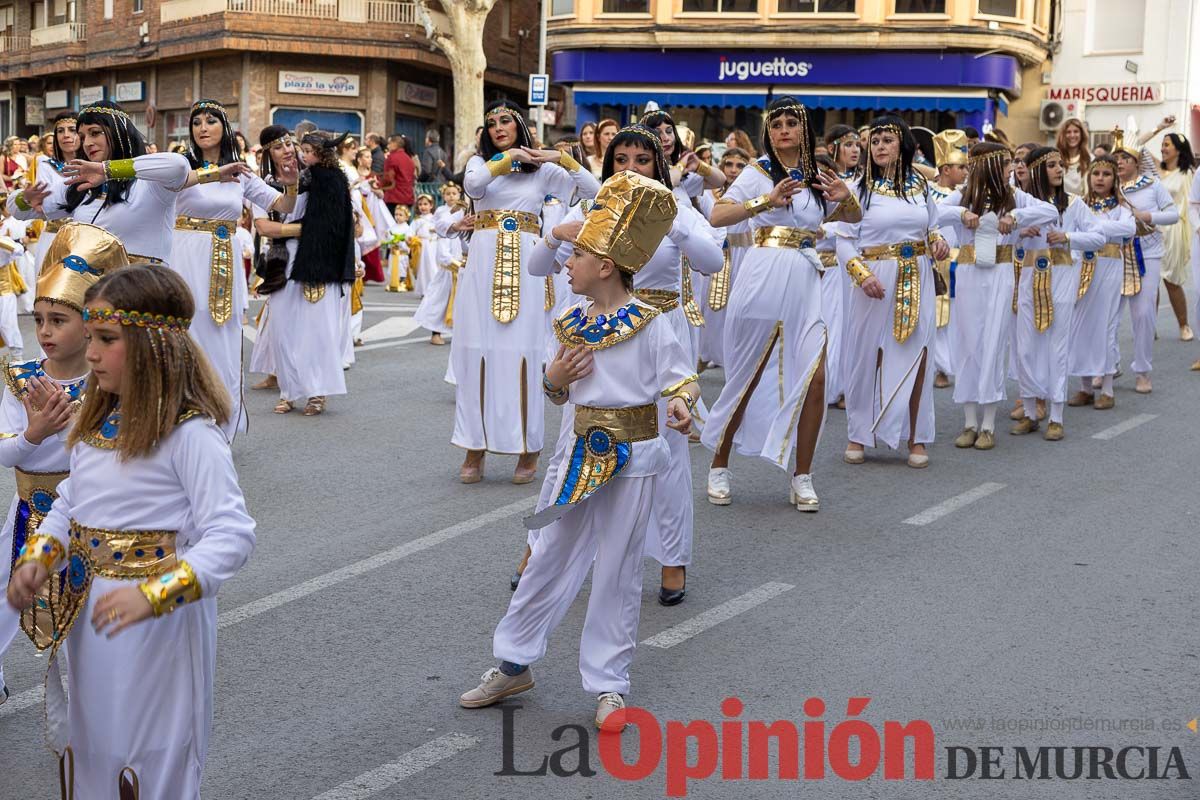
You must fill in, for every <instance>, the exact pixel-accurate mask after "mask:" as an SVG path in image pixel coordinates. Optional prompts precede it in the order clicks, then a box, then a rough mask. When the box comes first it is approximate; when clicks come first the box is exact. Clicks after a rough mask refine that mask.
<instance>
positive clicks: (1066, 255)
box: [1021, 247, 1075, 268]
mask: <svg viewBox="0 0 1200 800" xmlns="http://www.w3.org/2000/svg"><path fill="white" fill-rule="evenodd" d="M1042 258H1044V259H1046V260H1047V261H1048V262H1049V264H1048V265H1047V266H1052V267H1070V266H1072V265H1073V264H1074V263H1075V259H1073V258H1071V251H1070V250H1064V249H1063V248H1061V247H1051V248H1049V249H1046V250H1026V251H1025V257H1024V258H1023V259H1022V260H1021V263H1022V264H1024V265H1025V266H1027V267H1039V268H1041V266H1040V265H1039V264H1038V259H1042Z"/></svg>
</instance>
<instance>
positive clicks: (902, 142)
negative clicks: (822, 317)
mask: <svg viewBox="0 0 1200 800" xmlns="http://www.w3.org/2000/svg"><path fill="white" fill-rule="evenodd" d="M915 151H916V142H915V141H914V140H913V137H912V133H911V132H910V131H909V129H908V125H907V124H906V123H905V122H904V120H902V119H900V118H899V117H896V116H892V115H885V116H882V117H877V118H876V119H875V120H874V121H872V123H871V127H870V138H869V144H868V147H867V150H866V152H865V153H864V155H863V162H864V175H863V178H862V180H861V181H860V182H859V183H858V185H857V189H858V198H859V204H860V205H861V206H862V221H861V222H859V223H857V224H853V223H842V224H841V225H840V226H839V234H838V240H837V245H836V246H837V253H838V262H839V263H841V264H842V265H843V266H844V267H845V269H846V273H847V275H848V276H849V277H850V279H851V280H853V281H854V283H855V285H856V286H858V289H859V290H861V291H859V290H853V291H851V294H850V303H849V305H848V306H847V307H846V309H845V317H846V326H847V331H846V349H845V358H846V361H845V373H844V379H845V382H846V421H847V433H848V437H849V440H850V441H849V444H848V445H847V447H846V453H845V456H844V458H845V460H846V462H847V463H849V464H861V463H863V462H864V460H865V458H866V455H865V450H866V448H867V447H868V446H872V447H874V446H876V445H877V444H879V443H881V442H882V443H883V444H885V445H887V446H888V447H890V448H892V449H896V448H898V447H899V445H900V442H901V441H907V442H908V449H909V456H908V465H909V466H910V467H913V468H914V469H923V468H925V467H927V466H929V454H928V453H927V452H926V445H927V444H929V443H930V442H932V441H933V438H934V423H933V382H932V381H931V380H927V379H926V376H927V373H928V372H930V370H929V369H928V367H929V366H930V364H929V357H930V349H931V348H932V346H933V334H934V330H935V329H936V325H937V322H936V319H935V314H934V312H935V308H934V283H933V262H934V261H935V260H941V259H944V258H948V257H949V255H950V248H949V247H948V246H947V244H946V240H945V239H944V238H942V236H941V234H940V233H938V229H937V208H938V206H937V203H936V202H935V201H934V200H933V198H932V197H931V196H930V193H929V188H928V186H927V184H926V182H925V179H924V178H923V177H921V175H920V174H919V173H918V172H916V171H915V170H914V169H913V166H912V160H913V155H914V153H915Z"/></svg>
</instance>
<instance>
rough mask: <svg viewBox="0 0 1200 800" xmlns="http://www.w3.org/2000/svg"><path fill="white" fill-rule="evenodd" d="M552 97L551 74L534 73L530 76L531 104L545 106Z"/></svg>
mask: <svg viewBox="0 0 1200 800" xmlns="http://www.w3.org/2000/svg"><path fill="white" fill-rule="evenodd" d="M549 99H550V76H549V75H546V74H544V73H534V74H533V75H530V76H529V105H531V106H544V105H546V103H547V102H548V101H549Z"/></svg>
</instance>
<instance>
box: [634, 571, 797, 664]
mask: <svg viewBox="0 0 1200 800" xmlns="http://www.w3.org/2000/svg"><path fill="white" fill-rule="evenodd" d="M795 588H796V587H795V586H792V585H791V584H790V583H776V582H771V583H764V584H763V585H762V586H759V587H758V588H757V589H752V590H751V591H749V592H746V593H745V594H744V595H742V596H741V597H735V598H733V599H732V600H726V601H725V602H724V603H721V605H719V606H716V607H715V608H710V609H709V610H708V611H705V612H704V613H702V614H697V615H696V616H694V617H692V618H691V619H688V620H684V621H683V622H681V623H679V624H678V625H675V626H673V627H670V628H667V629H666V630H665V631H663V632H662V633H658V634H655V635H654V636H651V637H650V638H649V639H646V640H645V641H643V642H642V645H643V646H646V647H660V648H662V649H664V650H665V649H667V648H668V647H674V646H675V645H677V644H681V643H683V642H686V641H687V640H688V639H691V638H692V637H693V636H696V635H698V634H701V633H704V632H705V631H706V630H708V629H709V628H712V627H714V626H716V625H720V624H721V623H722V622H725V621H726V620H730V619H733V618H734V617H736V616H737V615H738V614H744V613H745V612H747V611H749V610H750V609H752V608H754V607H756V606H761V605H762V604H763V603H765V602H767V601H768V600H771V599H773V598H775V597H778V596H779V595H781V594H783V593H784V592H788V591H791V590H792V589H795Z"/></svg>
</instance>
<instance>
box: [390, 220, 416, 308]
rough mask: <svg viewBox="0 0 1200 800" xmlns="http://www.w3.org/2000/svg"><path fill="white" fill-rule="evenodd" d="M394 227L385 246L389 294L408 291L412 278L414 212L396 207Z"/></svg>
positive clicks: (391, 228)
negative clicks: (410, 264)
mask: <svg viewBox="0 0 1200 800" xmlns="http://www.w3.org/2000/svg"><path fill="white" fill-rule="evenodd" d="M392 216H393V221H392V226H391V227H390V228H388V232H387V237H386V238H385V239H384V244H385V245H387V248H388V250H387V254H388V257H387V287H386V290H387V291H389V292H399V291H401V290H402V289H403V290H405V291H407V288H406V287H407V286H408V282H409V281H411V279H412V276H411V273H410V267H409V256H410V254H411V251H412V245H413V238H414V237H413V231H412V223H411V222H410V221H409V220H411V219H412V210H411V209H410V208H409V207H408V206H406V205H398V206H396V210H395V212H393V215H392Z"/></svg>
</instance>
